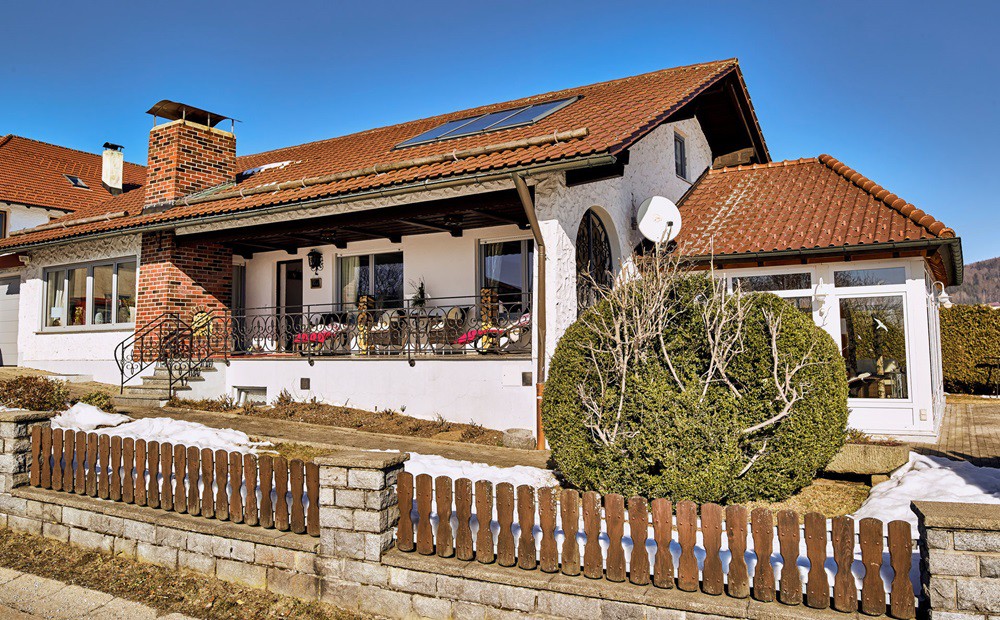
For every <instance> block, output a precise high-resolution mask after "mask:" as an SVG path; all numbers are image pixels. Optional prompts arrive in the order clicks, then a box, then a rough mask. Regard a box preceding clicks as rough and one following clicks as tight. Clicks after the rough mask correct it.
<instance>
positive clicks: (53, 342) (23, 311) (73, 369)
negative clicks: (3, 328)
mask: <svg viewBox="0 0 1000 620" xmlns="http://www.w3.org/2000/svg"><path fill="white" fill-rule="evenodd" d="M139 249H140V237H139V235H123V236H120V237H112V238H109V239H103V240H100V241H81V242H79V243H73V244H69V245H61V246H55V247H50V248H41V249H39V250H35V251H33V252H31V254H30V256H31V260H30V263H29V264H28V266H26V267H25V268H24V269H23V270H22V272H21V307H20V316H19V328H18V329H19V334H18V350H19V353H20V358H21V359H20V364H21V365H22V366H27V367H30V368H40V369H42V370H49V371H52V372H58V373H66V374H90V375H93V376H94V379H95V380H96V381H102V382H106V383H113V384H117V383H118V382H119V380H120V373H119V371H118V367H117V366H116V365H115V362H114V348H115V346H116V345H117V344H118V343H119V342H121V341H122V340H123V339H124V338H126V337H127V336H128V335H129V334H130V333H131V332H132V330H131V328H124V329H123V328H117V329H101V330H95V329H89V328H81V329H79V330H78V331H70V330H71V329H72V328H64V329H63V330H50V331H42V315H43V295H44V281H43V279H42V274H43V270H44V269H45V268H46V267H53V266H57V265H67V264H72V263H81V262H89V261H96V260H102V259H107V258H121V257H126V256H129V257H135V259H136V261H138V259H139ZM139 268H140V269H141V266H140V267H139Z"/></svg>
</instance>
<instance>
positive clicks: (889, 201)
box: [817, 153, 955, 239]
mask: <svg viewBox="0 0 1000 620" xmlns="http://www.w3.org/2000/svg"><path fill="white" fill-rule="evenodd" d="M817 159H818V160H819V161H820V162H821V163H822V164H824V165H825V166H826V167H828V168H829V169H831V170H833V171H834V172H836V173H837V174H839V175H840V176H842V177H844V178H845V179H847V180H848V181H850V182H851V183H853V184H854V185H857V186H858V187H860V188H861V189H863V190H864V191H866V192H868V193H869V194H871V195H872V196H874V197H875V198H876V199H878V200H881V201H882V202H883V203H885V204H886V206H888V207H889V208H890V209H893V210H894V211H898V212H899V213H900V214H901V215H902V216H903V217H906V218H909V219H910V220H911V221H913V222H914V223H916V224H917V225H919V226H923V227H924V228H926V229H927V230H928V231H929V232H930V233H931V234H932V235H934V236H936V237H941V238H944V239H948V238H953V237H955V231H954V230H952V229H951V228H948V227H947V226H945V224H944V222H942V221H940V220H937V219H935V218H934V216H932V215H930V214H929V213H925V212H924V211H922V210H920V209H918V208H917V207H915V206H914V205H913V204H911V203H909V202H907V201H905V200H903V199H902V198H900V197H899V196H897V195H896V194H893V193H892V192H890V191H889V190H887V189H885V188H884V187H882V186H881V185H879V184H878V183H876V182H875V181H872V180H871V179H869V178H868V177H866V176H865V175H863V174H861V173H860V172H858V171H857V170H854V169H853V168H851V167H850V166H848V165H847V164H845V163H843V162H841V161H840V160H838V159H837V158H836V157H833V156H831V155H827V154H825V153H824V154H822V155H820V156H819V157H818V158H817Z"/></svg>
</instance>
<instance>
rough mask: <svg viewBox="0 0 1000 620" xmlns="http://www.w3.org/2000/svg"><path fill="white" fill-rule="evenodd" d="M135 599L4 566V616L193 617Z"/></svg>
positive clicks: (0, 577)
mask: <svg viewBox="0 0 1000 620" xmlns="http://www.w3.org/2000/svg"><path fill="white" fill-rule="evenodd" d="M159 613H160V612H158V611H157V610H155V609H153V608H152V607H147V606H145V605H141V604H139V603H135V602H133V601H127V600H125V599H123V598H118V597H116V596H112V595H111V594H106V593H104V592H98V591H97V590H88V589H87V588H81V587H80V586H72V585H67V584H65V583H63V582H61V581H55V580H53V579H46V578H45V577H39V576H37V575H31V574H28V573H22V572H20V571H16V570H11V569H8V568H0V620H27V619H32V618H53V619H63V618H101V619H105V618H107V619H119V618H120V619H121V620H147V619H148V620H154V619H156V618H159V619H160V620H190V618H189V617H188V616H183V615H181V614H169V615H163V616H160V615H159Z"/></svg>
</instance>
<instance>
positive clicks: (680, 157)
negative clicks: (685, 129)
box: [674, 133, 688, 181]
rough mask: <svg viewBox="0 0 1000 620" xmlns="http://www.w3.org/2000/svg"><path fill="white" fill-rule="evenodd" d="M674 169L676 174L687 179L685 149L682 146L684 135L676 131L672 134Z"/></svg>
mask: <svg viewBox="0 0 1000 620" xmlns="http://www.w3.org/2000/svg"><path fill="white" fill-rule="evenodd" d="M674 171H675V172H677V176H679V177H680V178H682V179H684V180H685V181H686V180H687V178H688V162H687V149H686V148H685V147H684V137H683V136H681V135H680V134H677V133H675V134H674Z"/></svg>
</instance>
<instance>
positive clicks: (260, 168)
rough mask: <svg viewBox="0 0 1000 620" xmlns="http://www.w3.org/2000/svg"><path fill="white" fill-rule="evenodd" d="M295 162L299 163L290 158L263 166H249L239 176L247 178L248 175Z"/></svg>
mask: <svg viewBox="0 0 1000 620" xmlns="http://www.w3.org/2000/svg"><path fill="white" fill-rule="evenodd" d="M293 163H296V164H297V163H299V162H293V161H292V160H288V161H276V162H272V163H270V164H264V165H262V166H257V167H255V168H248V169H246V170H244V171H243V172H241V173H240V174H239V176H241V177H244V178H246V177H248V176H252V175H255V174H257V173H259V172H264V171H265V170H272V169H275V168H284V167H285V166H288V165H291V164H293Z"/></svg>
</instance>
